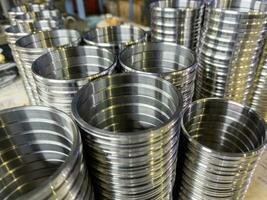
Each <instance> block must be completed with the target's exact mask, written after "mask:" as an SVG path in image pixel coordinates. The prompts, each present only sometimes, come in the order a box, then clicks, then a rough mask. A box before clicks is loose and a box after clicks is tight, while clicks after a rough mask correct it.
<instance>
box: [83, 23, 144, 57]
mask: <svg viewBox="0 0 267 200" xmlns="http://www.w3.org/2000/svg"><path fill="white" fill-rule="evenodd" d="M83 39H84V41H85V43H86V44H88V45H94V46H98V47H103V48H108V49H110V50H112V51H113V52H114V53H116V54H119V52H120V50H122V49H123V48H124V47H126V46H128V45H131V44H135V43H138V42H142V41H145V40H146V32H145V31H144V30H143V29H141V28H139V27H137V26H133V25H119V26H108V27H104V28H97V29H93V30H90V31H88V32H86V33H85V34H84V37H83Z"/></svg>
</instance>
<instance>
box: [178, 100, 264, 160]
mask: <svg viewBox="0 0 267 200" xmlns="http://www.w3.org/2000/svg"><path fill="white" fill-rule="evenodd" d="M182 129H183V132H184V134H185V135H186V136H187V137H188V138H189V139H190V141H191V142H194V143H195V144H197V145H200V146H202V147H206V148H208V149H210V150H212V151H215V152H217V153H223V154H227V153H230V155H233V154H244V153H248V152H255V151H257V150H259V149H260V148H263V146H264V145H265V143H266V136H265V122H264V120H263V119H262V118H261V117H259V116H258V115H257V114H256V112H254V111H253V110H252V109H250V108H248V107H244V106H242V105H240V104H238V103H234V102H232V101H227V100H223V99H212V98H211V99H203V100H198V101H196V102H194V103H193V104H191V105H190V106H189V107H188V108H187V109H186V110H185V112H184V117H183V120H182Z"/></svg>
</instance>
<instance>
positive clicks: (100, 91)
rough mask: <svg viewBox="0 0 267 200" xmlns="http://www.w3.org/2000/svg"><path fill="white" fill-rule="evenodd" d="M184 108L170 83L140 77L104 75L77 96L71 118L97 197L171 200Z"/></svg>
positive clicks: (141, 75) (127, 74) (180, 98)
mask: <svg viewBox="0 0 267 200" xmlns="http://www.w3.org/2000/svg"><path fill="white" fill-rule="evenodd" d="M182 104H183V102H182V96H181V94H180V92H179V91H178V90H177V89H176V88H175V87H174V86H173V85H172V84H171V83H169V82H168V81H166V80H164V79H161V78H159V77H156V76H152V75H147V74H138V73H125V74H114V75H110V76H106V77H103V78H100V79H97V80H95V81H92V82H90V83H88V84H87V85H85V86H84V87H83V88H82V89H81V90H80V91H79V92H78V93H77V95H76V96H75V97H74V99H73V102H72V115H73V117H74V118H75V120H76V121H77V123H78V125H79V126H80V127H81V129H82V130H83V131H82V137H83V139H84V143H85V144H86V153H85V154H86V156H87V158H88V165H89V167H90V172H91V174H92V175H93V181H94V187H95V191H96V196H97V198H99V199H116V200H125V199H129V200H140V199H142V200H148V199H150V200H151V199H153V200H160V199H164V200H169V199H172V197H171V195H172V194H171V193H172V186H173V182H174V177H175V170H176V159H177V147H178V138H179V131H180V117H181V111H182V107H183V106H182Z"/></svg>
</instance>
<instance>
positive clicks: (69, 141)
mask: <svg viewBox="0 0 267 200" xmlns="http://www.w3.org/2000/svg"><path fill="white" fill-rule="evenodd" d="M0 116H1V128H0V144H1V145H0V151H1V161H0V164H1V165H0V166H1V167H0V170H1V180H0V184H1V185H2V186H5V187H2V188H1V190H0V198H1V199H17V198H19V197H22V196H24V195H26V194H28V193H30V192H33V190H35V189H40V190H41V189H42V188H44V187H50V186H49V184H48V183H47V182H48V181H50V180H52V177H53V176H56V175H57V174H58V173H60V172H61V171H62V168H63V167H65V166H66V165H67V163H66V162H67V160H68V159H70V156H73V153H72V152H73V149H76V148H78V145H79V144H78V142H77V136H78V133H77V129H76V126H75V124H74V123H73V121H72V120H71V119H70V118H69V117H68V116H67V115H65V114H63V113H59V112H58V111H56V110H52V109H50V108H46V107H21V108H15V109H9V110H5V111H1V112H0ZM72 159H73V158H72ZM50 178H51V179H50ZM35 192H36V191H35Z"/></svg>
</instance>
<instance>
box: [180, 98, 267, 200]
mask: <svg viewBox="0 0 267 200" xmlns="http://www.w3.org/2000/svg"><path fill="white" fill-rule="evenodd" d="M181 126H182V134H181V140H180V147H179V152H181V155H180V157H179V158H178V166H182V170H181V171H180V174H179V176H181V179H179V180H181V183H180V192H179V199H185V200H190V199H192V200H193V199H214V200H215V199H216V200H217V199H243V198H244V196H245V194H246V191H247V189H248V186H249V183H250V181H251V178H252V175H253V172H254V169H255V167H256V166H257V163H258V160H259V159H260V157H261V155H262V153H263V152H264V149H265V145H266V141H267V140H266V133H265V132H266V124H265V121H264V120H263V118H261V117H260V116H259V115H258V114H257V113H256V112H255V111H253V110H252V109H251V108H249V107H245V106H242V105H241V104H238V103H235V102H233V101H228V100H225V99H216V98H208V99H202V100H198V101H195V102H193V103H192V104H191V105H190V106H189V107H188V108H186V109H185V111H184V116H183V118H182V125H181ZM179 176H178V177H179ZM177 195H178V194H177Z"/></svg>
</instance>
